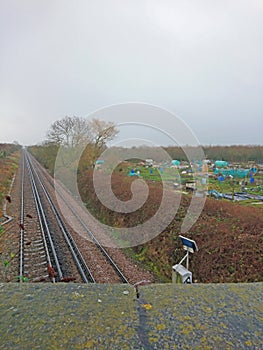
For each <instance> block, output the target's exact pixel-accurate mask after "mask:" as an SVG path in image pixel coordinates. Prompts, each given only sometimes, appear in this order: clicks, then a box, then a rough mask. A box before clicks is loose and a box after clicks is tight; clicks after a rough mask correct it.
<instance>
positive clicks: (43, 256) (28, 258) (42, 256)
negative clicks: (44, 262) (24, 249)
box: [24, 254, 46, 261]
mask: <svg viewBox="0 0 263 350" xmlns="http://www.w3.org/2000/svg"><path fill="white" fill-rule="evenodd" d="M30 255H31V254H27V256H28V257H27V258H26V257H25V258H24V260H25V261H26V260H31V259H32V256H31V258H30V257H29V256H30ZM32 255H36V254H32ZM39 258H41V259H46V254H44V255H40V256H39Z"/></svg>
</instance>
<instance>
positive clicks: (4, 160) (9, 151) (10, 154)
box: [0, 144, 21, 217]
mask: <svg viewBox="0 0 263 350" xmlns="http://www.w3.org/2000/svg"><path fill="white" fill-rule="evenodd" d="M20 149H21V146H19V145H16V144H0V217H2V215H3V201H4V198H5V196H6V195H7V193H8V191H9V187H10V184H11V181H12V177H13V175H14V174H15V172H16V169H17V167H18V163H19V159H20V155H21V153H20Z"/></svg>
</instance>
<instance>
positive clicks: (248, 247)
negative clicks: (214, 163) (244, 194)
mask: <svg viewBox="0 0 263 350" xmlns="http://www.w3.org/2000/svg"><path fill="white" fill-rule="evenodd" d="M247 148H248V149H247V151H246V152H245V153H244V154H245V156H246V157H247V158H248V159H250V158H251V157H252V155H253V154H252V153H253V147H247ZM218 150H219V148H218ZM220 150H221V151H222V148H221V149H220ZM230 151H231V150H230V149H229V152H230ZM238 151H239V148H238V147H236V148H235V152H236V154H238ZM254 151H260V152H262V147H260V146H258V147H255V149H254ZM251 152H252V153H251ZM250 153H251V154H250ZM234 154H235V153H233V154H232V158H233V159H234V158H235V157H234ZM249 154H250V155H249ZM257 154H258V153H257ZM257 154H256V153H255V154H254V155H255V156H256V155H257ZM257 157H258V155H257ZM38 159H39V160H40V161H41V159H40V158H38ZM83 160H84V159H83ZM81 166H82V170H81V171H80V172H79V183H78V186H79V189H80V192H81V194H82V199H83V201H84V202H85V203H86V205H87V208H88V209H89V210H90V211H91V212H92V214H93V215H94V216H96V217H97V218H98V219H99V220H100V221H101V222H103V223H106V224H109V225H112V226H115V227H130V226H135V225H137V224H138V223H142V222H145V220H147V219H149V218H151V217H152V216H153V215H154V214H155V212H156V211H157V209H158V207H159V205H160V201H161V198H162V183H161V181H159V180H160V176H159V175H158V174H157V175H156V174H153V175H149V169H148V170H147V171H146V172H145V175H146V174H147V177H146V178H144V179H145V180H146V181H147V183H148V186H149V197H148V200H147V201H146V203H145V204H144V205H143V207H142V208H141V209H139V210H137V211H135V212H133V213H130V214H122V213H116V212H112V211H110V210H109V209H108V208H106V207H104V206H103V205H102V204H101V203H100V201H99V199H98V198H97V196H96V193H95V192H94V189H93V182H92V176H93V172H92V170H91V169H87V167H86V168H85V167H84V165H83V164H82V165H81ZM127 170H128V169H126V168H125V167H124V166H120V167H119V168H117V169H116V171H115V173H114V174H113V176H112V190H113V192H114V194H115V195H116V196H117V197H118V198H119V199H120V200H124V201H125V200H129V199H130V198H131V190H130V189H131V183H132V182H133V180H134V179H133V178H132V177H129V176H127ZM142 175H143V172H142ZM155 175H156V176H157V177H156V178H154V177H155ZM158 176H159V177H158ZM214 185H215V184H214ZM221 186H229V188H225V190H230V189H231V187H230V184H228V183H225V184H222V185H221ZM190 200H191V194H188V195H182V198H181V203H180V207H179V209H178V211H177V213H176V215H175V218H174V220H173V221H172V222H171V223H170V225H169V226H168V227H167V228H166V229H165V230H164V231H163V232H162V233H161V234H160V235H159V236H158V237H156V238H155V239H153V240H151V241H149V242H148V243H146V244H144V245H141V246H137V247H134V248H131V249H127V254H129V255H130V256H132V257H133V258H134V259H135V260H136V261H137V263H138V264H142V265H143V266H147V267H148V268H149V269H150V270H151V271H153V272H154V273H155V274H156V276H157V279H158V280H159V281H170V280H171V272H172V266H173V265H174V264H175V263H178V262H179V261H180V259H181V258H182V257H183V255H184V251H183V250H182V245H181V242H180V240H179V239H178V235H179V234H180V228H181V224H182V221H183V218H184V217H185V215H186V211H187V209H188V207H189V203H190ZM186 235H187V236H189V237H190V238H193V239H195V240H196V242H197V244H198V247H199V251H198V252H197V253H196V254H194V255H193V256H191V259H190V270H191V271H192V272H193V278H194V280H197V281H198V282H204V283H207V282H257V281H263V273H262V271H263V259H262V256H263V244H262V243H263V216H262V207H260V206H257V207H256V206H255V207H248V206H244V203H242V205H241V204H238V203H233V202H230V201H226V200H215V199H212V198H207V199H206V203H205V207H204V209H203V211H202V214H201V215H200V217H199V219H198V220H197V222H196V223H195V225H194V226H193V227H192V228H191V230H190V232H188V233H187V234H186Z"/></svg>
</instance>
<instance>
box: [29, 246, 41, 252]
mask: <svg viewBox="0 0 263 350" xmlns="http://www.w3.org/2000/svg"><path fill="white" fill-rule="evenodd" d="M44 249H45V247H44V246H42V247H40V248H30V249H27V251H29V252H39V251H41V250H44Z"/></svg>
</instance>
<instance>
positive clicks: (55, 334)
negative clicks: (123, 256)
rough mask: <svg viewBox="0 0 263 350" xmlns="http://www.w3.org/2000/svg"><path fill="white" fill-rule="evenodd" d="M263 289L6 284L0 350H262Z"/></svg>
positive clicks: (0, 290) (0, 294)
mask: <svg viewBox="0 0 263 350" xmlns="http://www.w3.org/2000/svg"><path fill="white" fill-rule="evenodd" d="M262 287H263V283H254V284H205V285H204V284H193V285H173V284H153V285H148V286H141V287H139V292H140V293H139V295H140V297H139V299H138V298H137V297H136V293H135V289H134V288H133V287H132V286H129V285H105V284H104V285H102V284H101V285H99V284H96V285H84V284H82V285H79V284H75V283H69V284H62V283H60V284H26V283H20V284H18V283H8V284H0V323H1V327H0V349H22V350H23V349H54V350H55V349H135V350H136V349H140V350H141V349H147V350H148V349H177V348H178V349H261V348H263V336H262V334H263V329H262V325H263V317H262V315H263V300H262V299H263V295H262Z"/></svg>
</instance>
